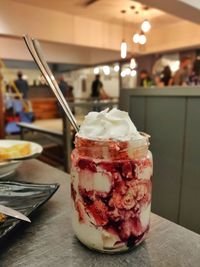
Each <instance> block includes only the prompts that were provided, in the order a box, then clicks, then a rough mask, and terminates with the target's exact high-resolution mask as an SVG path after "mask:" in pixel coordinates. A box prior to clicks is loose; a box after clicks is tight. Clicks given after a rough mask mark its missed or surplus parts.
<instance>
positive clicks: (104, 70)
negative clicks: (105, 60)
mask: <svg viewBox="0 0 200 267" xmlns="http://www.w3.org/2000/svg"><path fill="white" fill-rule="evenodd" d="M103 72H104V74H105V75H109V74H110V67H109V66H103Z"/></svg>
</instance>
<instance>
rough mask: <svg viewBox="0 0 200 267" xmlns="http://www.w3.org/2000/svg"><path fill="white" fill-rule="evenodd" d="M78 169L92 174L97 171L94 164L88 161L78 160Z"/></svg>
mask: <svg viewBox="0 0 200 267" xmlns="http://www.w3.org/2000/svg"><path fill="white" fill-rule="evenodd" d="M78 167H79V168H80V169H82V170H85V169H88V170H90V171H92V172H96V171H97V168H96V164H95V162H94V161H92V160H88V159H80V160H79V162H78Z"/></svg>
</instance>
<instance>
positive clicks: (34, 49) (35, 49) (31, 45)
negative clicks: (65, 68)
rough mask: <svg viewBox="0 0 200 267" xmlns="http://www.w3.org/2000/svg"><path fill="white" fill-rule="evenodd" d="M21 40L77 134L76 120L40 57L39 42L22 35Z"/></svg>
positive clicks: (42, 58)
mask: <svg viewBox="0 0 200 267" xmlns="http://www.w3.org/2000/svg"><path fill="white" fill-rule="evenodd" d="M23 38H24V41H25V43H26V46H27V48H28V50H29V52H30V54H31V55H32V57H33V59H34V61H35V62H36V64H37V66H38V67H39V69H40V71H41V72H42V74H43V76H44V78H45V80H46V81H47V83H48V84H49V86H50V88H51V89H52V91H53V92H54V94H55V96H56V98H57V99H58V101H59V103H60V105H61V106H62V108H63V110H64V112H65V113H66V115H67V117H68V119H69V121H70V122H71V124H72V126H73V127H74V129H75V130H76V132H78V130H79V127H78V124H77V122H76V119H75V117H74V115H73V114H72V112H71V110H70V108H69V105H68V104H67V102H66V100H65V98H64V96H63V94H62V92H61V90H60V88H59V86H58V84H57V82H56V79H55V77H54V76H53V74H52V72H51V70H50V68H49V66H48V65H47V63H46V60H45V59H44V57H43V56H42V54H43V53H42V51H41V47H40V44H39V42H38V41H37V40H32V39H31V38H30V37H29V36H28V35H24V36H23Z"/></svg>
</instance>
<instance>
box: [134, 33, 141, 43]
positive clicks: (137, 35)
mask: <svg viewBox="0 0 200 267" xmlns="http://www.w3.org/2000/svg"><path fill="white" fill-rule="evenodd" d="M139 40H140V35H139V33H135V34H134V35H133V42H134V43H135V44H138V43H139Z"/></svg>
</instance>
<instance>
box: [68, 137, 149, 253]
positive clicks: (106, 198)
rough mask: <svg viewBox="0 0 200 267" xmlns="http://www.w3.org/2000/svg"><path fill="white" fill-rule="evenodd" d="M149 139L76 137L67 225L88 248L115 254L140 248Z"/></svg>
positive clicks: (146, 197) (146, 207)
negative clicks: (69, 219) (69, 216)
mask: <svg viewBox="0 0 200 267" xmlns="http://www.w3.org/2000/svg"><path fill="white" fill-rule="evenodd" d="M148 146H149V136H148V135H146V134H139V133H138V135H137V139H136V140H131V139H130V140H128V141H122V140H114V139H107V140H106V139H103V140H101V139H98V140H92V139H87V138H83V137H82V136H79V135H77V136H76V139H75V149H74V150H73V152H72V169H71V195H72V225H73V229H74V232H75V234H76V236H77V237H78V239H79V240H80V241H81V242H82V243H83V244H85V245H86V246H87V247H89V248H92V249H95V250H98V251H101V252H105V253H115V252H121V251H126V250H129V249H131V248H133V247H135V246H137V245H139V244H140V243H141V242H142V241H143V240H144V239H145V237H146V235H147V232H148V230H149V219H150V210H151V187H152V185H151V176H152V164H153V163H152V155H151V152H150V151H149V150H148Z"/></svg>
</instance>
